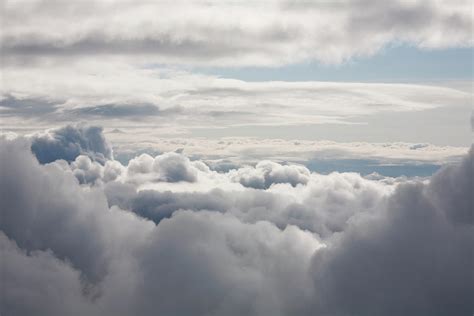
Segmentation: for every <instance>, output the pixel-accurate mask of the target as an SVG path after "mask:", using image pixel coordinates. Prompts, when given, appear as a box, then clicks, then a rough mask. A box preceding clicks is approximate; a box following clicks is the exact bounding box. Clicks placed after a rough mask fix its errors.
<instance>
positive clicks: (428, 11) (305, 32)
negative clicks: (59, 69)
mask: <svg viewBox="0 0 474 316" xmlns="http://www.w3.org/2000/svg"><path fill="white" fill-rule="evenodd" d="M164 12H166V14H163V13H164ZM157 16H158V17H159V18H157ZM3 19H4V22H3V29H2V30H3V31H2V36H1V38H0V39H1V42H2V48H3V50H2V51H3V55H4V60H5V61H6V62H7V63H25V61H29V62H32V59H33V60H34V59H40V60H41V59H46V60H48V58H51V57H52V58H54V59H61V58H67V57H70V56H74V57H75V58H77V57H93V58H95V57H96V56H98V55H101V56H107V57H111V56H112V57H118V58H124V57H125V58H127V57H133V58H134V59H135V60H137V59H142V60H143V61H147V62H153V63H160V64H165V63H174V64H193V65H195V64H203V65H225V66H228V65H232V66H236V65H265V66H269V65H271V66H273V65H282V64H289V63H295V62H301V61H307V60H319V61H322V62H324V63H339V62H342V61H345V60H347V59H349V58H351V57H353V56H368V55H373V54H374V53H375V52H377V51H378V50H379V49H381V48H382V47H383V46H384V45H387V44H389V43H393V42H395V43H400V42H402V43H409V44H412V45H416V46H418V47H421V48H428V49H433V48H446V47H464V46H471V45H472V36H471V23H472V15H470V2H469V1H463V0H458V1H454V2H450V3H449V4H448V3H446V2H444V1H398V0H397V1H392V2H391V3H390V4H385V3H384V4H381V3H379V2H377V1H373V0H364V1H339V2H337V3H335V4H331V3H327V2H314V3H312V2H306V1H305V2H298V1H296V2H295V1H273V0H272V1H264V2H257V3H255V2H248V1H239V2H238V3H237V2H216V1H211V2H209V1H199V0H198V1H191V2H189V1H173V2H169V1H159V2H149V1H127V0H125V1H118V2H108V1H101V0H94V1H87V2H77V3H76V2H75V3H71V2H68V1H60V2H57V1H9V2H7V3H5V4H4V8H3ZM71 22H72V23H71Z"/></svg>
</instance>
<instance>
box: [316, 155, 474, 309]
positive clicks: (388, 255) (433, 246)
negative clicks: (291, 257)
mask: <svg viewBox="0 0 474 316" xmlns="http://www.w3.org/2000/svg"><path fill="white" fill-rule="evenodd" d="M473 179H474V148H473V149H471V152H470V153H469V155H468V156H467V157H466V158H465V159H464V160H463V162H462V163H461V164H460V165H457V166H451V167H446V168H444V169H442V170H441V171H440V172H438V173H437V174H435V175H434V176H433V178H432V180H431V181H430V184H429V185H422V184H420V183H413V184H403V185H401V186H399V188H398V189H397V191H396V192H395V193H394V194H393V195H392V196H391V197H390V198H389V199H388V201H387V206H386V207H385V208H382V209H381V210H380V212H378V213H375V214H374V216H373V217H371V218H361V219H359V220H357V221H353V222H352V223H351V224H350V225H349V226H348V227H347V228H346V229H345V230H344V234H341V235H340V236H338V237H337V238H335V240H334V241H333V242H331V246H330V247H327V248H325V249H323V250H321V251H320V252H317V253H316V254H315V256H314V258H313V264H312V275H313V278H314V282H315V283H316V284H324V285H325V287H324V289H321V293H320V301H321V303H322V306H323V307H322V310H325V311H326V312H327V311H331V312H330V313H331V314H332V315H345V314H347V313H354V314H361V315H362V314H363V315H380V314H383V315H398V314H399V313H400V312H402V311H403V313H409V314H413V315H428V314H430V315H443V314H446V313H449V314H455V315H464V314H466V315H467V314H469V313H470V312H472V304H471V303H470V301H471V297H472V294H473V293H474V285H473V284H474V283H473V281H474V279H473V276H472V273H471V272H470V270H471V268H470V267H472V264H473V251H472V247H471V246H470V245H472V243H473V242H474V229H473V220H472V214H473V205H474V204H473V203H474V200H473V197H472V196H473V195H472V193H473V192H474V191H473V190H474V187H473V185H472V181H473Z"/></svg>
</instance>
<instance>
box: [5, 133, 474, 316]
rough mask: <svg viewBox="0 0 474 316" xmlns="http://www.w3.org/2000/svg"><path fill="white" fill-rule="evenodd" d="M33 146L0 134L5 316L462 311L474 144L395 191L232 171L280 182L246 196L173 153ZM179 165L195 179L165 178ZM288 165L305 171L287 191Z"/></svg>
mask: <svg viewBox="0 0 474 316" xmlns="http://www.w3.org/2000/svg"><path fill="white" fill-rule="evenodd" d="M32 141H34V139H32V138H23V137H16V138H14V137H11V136H8V137H2V138H1V140H0V167H1V168H0V178H1V179H2V182H1V185H0V196H1V198H2V216H1V217H0V231H1V232H0V247H1V251H2V267H3V268H4V271H5V274H4V277H3V281H2V282H4V283H3V284H2V285H3V292H2V298H3V301H2V302H3V303H2V304H3V305H2V306H3V307H2V308H3V311H4V312H6V313H7V314H10V315H24V314H30V313H33V312H34V313H41V314H43V313H45V314H46V313H47V314H48V315H64V314H69V315H84V314H88V315H137V314H139V315H156V314H190V313H192V314H195V315H217V314H225V315H241V314H247V315H269V314H271V315H314V314H322V315H346V314H348V313H353V314H360V315H380V314H383V315H398V314H400V313H403V314H405V315H420V314H433V315H444V314H453V315H467V314H469V313H470V312H471V310H472V302H471V301H472V295H473V293H474V282H473V281H474V280H473V279H472V273H471V272H472V264H473V262H472V243H473V242H474V227H473V221H472V210H473V209H472V205H473V203H474V201H473V198H472V197H473V196H474V191H473V186H472V181H473V179H474V149H471V151H470V152H469V154H467V155H466V156H465V157H464V159H463V161H462V162H461V163H457V164H453V165H449V166H446V167H444V168H442V169H441V170H440V171H439V172H438V173H436V174H435V175H434V176H433V177H432V178H431V179H429V180H428V181H425V182H419V181H416V180H413V181H406V182H401V183H395V184H387V183H385V182H383V181H377V180H370V179H365V178H363V177H361V176H360V175H358V174H354V173H333V174H330V175H319V174H315V173H308V171H307V170H305V169H303V168H301V167H297V166H295V167H292V166H291V165H281V164H276V163H269V162H264V163H262V164H261V165H260V166H259V167H244V168H246V169H245V170H246V171H247V172H253V173H257V174H259V173H260V172H263V171H261V170H259V169H261V168H266V169H265V170H271V171H270V173H271V172H276V171H278V172H277V174H278V177H277V178H275V179H274V180H272V182H273V183H272V185H270V186H269V187H267V188H265V187H264V188H260V189H254V188H248V187H245V186H243V185H242V184H240V183H239V182H235V181H234V180H233V179H232V175H235V174H234V173H232V172H226V173H218V172H215V171H212V170H210V169H209V168H206V167H205V165H204V163H202V162H198V161H190V160H189V161H188V160H187V158H185V157H184V156H183V155H182V154H179V153H172V154H163V155H158V156H157V157H155V158H153V157H151V156H147V155H144V156H142V157H141V158H137V159H138V160H139V161H138V162H139V163H138V162H136V163H135V162H134V163H132V161H131V162H130V163H129V165H128V166H121V165H120V164H118V163H117V162H116V161H113V160H111V159H108V160H107V161H106V163H105V164H100V163H98V162H96V161H93V160H91V158H90V157H89V156H87V155H79V156H77V157H76V158H75V159H74V161H71V162H66V161H64V160H56V161H54V162H52V163H48V164H40V163H39V162H38V161H37V159H36V158H35V156H34V154H33V153H32V152H31V142H32ZM60 144H63V145H64V146H70V144H69V143H60ZM58 146H60V145H58ZM58 158H60V157H58ZM160 164H163V166H160ZM257 166H258V165H257ZM268 166H271V168H270V167H268ZM190 167H193V168H195V169H193V170H195V172H196V178H195V179H194V182H189V181H178V182H175V180H177V179H182V178H183V177H182V175H185V174H187V173H188V172H189V170H188V168H190ZM134 168H135V169H134ZM248 168H254V169H248ZM293 168H294V169H293ZM107 169H108V171H107V172H105V170H107ZM131 169H133V170H134V172H135V175H136V173H139V174H142V175H145V174H155V175H159V174H160V173H163V172H165V173H166V174H167V175H168V176H167V177H157V178H156V177H155V176H152V177H142V178H138V177H132V174H129V173H130V172H131V171H130V170H131ZM79 170H80V171H84V172H85V173H84V175H87V172H86V171H89V172H90V174H91V175H93V176H91V177H90V178H88V177H87V176H85V177H82V178H81V177H80V176H78V172H79ZM157 170H158V171H157ZM237 171H238V169H237ZM294 172H297V173H298V174H300V175H303V176H304V178H305V179H306V180H305V181H299V183H297V184H296V185H294V183H292V182H291V181H293V179H295V177H294ZM177 175H179V176H177ZM88 179H89V180H90V181H89V180H88Z"/></svg>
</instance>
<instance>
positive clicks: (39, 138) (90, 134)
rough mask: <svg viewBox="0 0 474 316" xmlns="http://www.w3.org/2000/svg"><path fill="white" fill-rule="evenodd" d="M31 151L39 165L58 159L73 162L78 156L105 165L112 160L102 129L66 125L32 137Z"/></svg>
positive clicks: (110, 149)
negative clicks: (84, 156)
mask: <svg viewBox="0 0 474 316" xmlns="http://www.w3.org/2000/svg"><path fill="white" fill-rule="evenodd" d="M31 150H32V151H33V153H34V154H35V155H36V158H37V159H38V161H39V162H41V163H49V162H53V161H55V160H58V159H64V160H66V161H73V160H74V159H76V157H77V156H79V155H87V156H89V157H90V158H92V159H93V160H97V161H99V162H102V163H105V160H106V159H110V158H112V148H111V147H110V145H109V144H108V143H107V141H106V140H105V138H104V136H103V135H102V128H101V127H95V126H85V125H77V126H72V125H68V126H66V127H62V128H58V129H53V130H50V131H49V132H47V133H45V134H38V135H34V136H32V143H31Z"/></svg>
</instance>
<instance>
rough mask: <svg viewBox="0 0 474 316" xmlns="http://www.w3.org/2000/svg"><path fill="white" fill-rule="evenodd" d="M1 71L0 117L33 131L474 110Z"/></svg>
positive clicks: (144, 79) (462, 103)
mask: <svg viewBox="0 0 474 316" xmlns="http://www.w3.org/2000/svg"><path fill="white" fill-rule="evenodd" d="M2 73H3V77H4V80H5V85H3V86H2V88H1V93H2V97H3V100H1V101H0V115H1V116H2V117H5V118H7V119H8V120H7V124H8V125H10V126H11V128H15V127H16V128H17V127H18V126H16V125H18V124H17V123H18V122H20V121H24V120H27V121H28V123H29V124H28V125H29V126H30V127H31V128H32V129H33V128H35V127H36V128H38V127H40V128H42V126H44V125H46V124H49V125H50V124H61V123H63V122H72V121H74V122H76V121H77V120H86V121H88V122H97V123H98V124H101V125H105V127H108V126H111V127H117V126H120V127H123V126H137V127H138V126H142V127H150V126H152V127H153V129H155V128H156V126H158V128H159V129H158V130H156V132H159V133H160V134H167V135H169V134H176V133H188V134H190V133H192V131H191V130H192V129H209V130H215V131H216V133H217V132H218V131H219V129H222V128H241V127H244V126H259V127H265V126H266V127H272V126H273V127H274V126H287V127H292V126H309V125H315V124H332V125H334V124H335V125H338V124H339V125H340V126H341V127H344V126H349V125H348V124H351V125H352V128H355V129H357V127H358V126H362V127H363V126H364V124H367V122H368V120H369V118H371V117H374V116H376V115H382V114H386V113H401V114H404V113H406V114H407V115H408V114H409V113H413V112H418V111H429V110H434V109H438V108H446V109H453V111H454V110H456V109H465V108H467V109H470V107H471V103H470V100H471V96H472V94H471V93H469V92H466V91H461V90H458V89H455V88H448V87H441V86H431V85H417V84H379V83H337V82H246V81H241V80H233V79H225V78H219V77H215V76H209V75H202V74H193V73H189V72H185V71H177V70H170V69H140V68H135V67H132V66H128V65H125V64H120V63H98V62H87V63H76V64H75V63H73V64H70V65H69V64H68V65H67V66H55V67H43V66H38V67H26V68H17V67H13V68H6V69H5V70H3V71H2ZM72 78H74V80H73V81H71V79H72ZM466 124H468V122H466ZM459 128H461V127H459ZM151 132H152V131H151V130H150V129H148V131H147V133H148V134H149V133H151Z"/></svg>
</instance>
